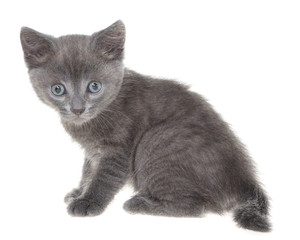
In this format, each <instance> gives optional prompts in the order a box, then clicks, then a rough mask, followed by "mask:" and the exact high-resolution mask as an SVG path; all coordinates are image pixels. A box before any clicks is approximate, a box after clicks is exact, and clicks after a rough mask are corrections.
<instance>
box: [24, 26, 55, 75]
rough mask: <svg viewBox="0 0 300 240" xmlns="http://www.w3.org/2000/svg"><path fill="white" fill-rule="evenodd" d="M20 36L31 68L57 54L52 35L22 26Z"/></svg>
mask: <svg viewBox="0 0 300 240" xmlns="http://www.w3.org/2000/svg"><path fill="white" fill-rule="evenodd" d="M20 38H21V43H22V48H23V52H24V58H25V62H26V64H27V66H28V68H29V69H30V68H35V67H39V66H41V65H42V64H43V63H46V62H47V61H48V60H49V59H50V58H51V57H52V56H53V55H54V54H55V49H56V47H55V44H54V42H53V40H54V38H53V37H51V36H48V35H45V34H42V33H39V32H37V31H35V30H33V29H31V28H28V27H22V29H21V34H20Z"/></svg>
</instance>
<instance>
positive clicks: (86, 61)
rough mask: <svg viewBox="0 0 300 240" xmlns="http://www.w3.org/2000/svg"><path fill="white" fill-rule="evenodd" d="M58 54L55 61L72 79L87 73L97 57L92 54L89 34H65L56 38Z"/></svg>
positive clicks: (95, 62)
mask: <svg viewBox="0 0 300 240" xmlns="http://www.w3.org/2000/svg"><path fill="white" fill-rule="evenodd" d="M57 47H58V54H57V56H56V63H57V64H58V65H59V67H60V68H61V69H62V70H63V71H64V73H65V74H66V75H67V76H69V77H70V78H72V79H74V80H75V79H78V78H81V77H82V75H83V74H87V73H88V72H89V71H90V70H91V69H92V68H94V66H95V65H97V64H98V63H99V59H97V58H96V56H94V54H92V51H91V47H90V36H85V35H67V36H63V37H60V38H58V39H57Z"/></svg>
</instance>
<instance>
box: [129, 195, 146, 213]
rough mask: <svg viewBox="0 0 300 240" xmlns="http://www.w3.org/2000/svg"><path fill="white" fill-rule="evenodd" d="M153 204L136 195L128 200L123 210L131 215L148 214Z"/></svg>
mask: <svg viewBox="0 0 300 240" xmlns="http://www.w3.org/2000/svg"><path fill="white" fill-rule="evenodd" d="M150 207H151V204H150V202H149V201H147V199H146V198H144V197H142V196H139V195H136V196H134V197H133V198H131V199H129V200H127V201H126V202H125V203H124V205H123V208H124V210H126V211H127V212H129V213H133V214H134V213H147V212H149V211H150Z"/></svg>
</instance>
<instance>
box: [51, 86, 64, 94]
mask: <svg viewBox="0 0 300 240" xmlns="http://www.w3.org/2000/svg"><path fill="white" fill-rule="evenodd" d="M51 92H52V93H53V94H54V95H55V96H62V95H64V94H65V92H66V91H65V87H64V85H62V84H54V85H53V86H52V87H51Z"/></svg>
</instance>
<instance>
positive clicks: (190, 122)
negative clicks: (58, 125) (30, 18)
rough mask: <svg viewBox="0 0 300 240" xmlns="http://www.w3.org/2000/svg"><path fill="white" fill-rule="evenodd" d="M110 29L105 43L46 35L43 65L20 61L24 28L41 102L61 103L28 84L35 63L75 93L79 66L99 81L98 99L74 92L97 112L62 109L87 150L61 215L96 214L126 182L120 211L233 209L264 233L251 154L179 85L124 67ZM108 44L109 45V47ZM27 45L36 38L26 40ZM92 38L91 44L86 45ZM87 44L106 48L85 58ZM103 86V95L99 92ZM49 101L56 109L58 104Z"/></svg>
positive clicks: (260, 195) (264, 216) (264, 208)
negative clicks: (129, 192) (131, 192)
mask: <svg viewBox="0 0 300 240" xmlns="http://www.w3.org/2000/svg"><path fill="white" fill-rule="evenodd" d="M113 26H114V27H113V28H112V27H110V28H108V29H113V32H116V33H117V34H115V35H114V36H113V37H112V35H111V34H112V33H111V30H109V31H108V32H109V34H108V35H109V39H110V42H109V44H108V45H109V46H107V42H105V41H103V40H101V39H103V38H106V37H107V36H106V35H107V33H105V31H107V30H104V33H105V34H106V35H104V36H103V33H101V32H100V33H101V34H98V35H97V34H96V35H93V36H94V38H93V36H92V40H91V39H89V38H88V37H80V36H69V38H68V36H67V37H65V38H66V39H62V38H61V39H60V40H59V41H58V40H53V39H51V41H53V42H55V44H56V49H54V48H53V51H54V52H55V53H54V55H55V56H54V57H53V59H52V60H50V61H49V60H47V61H46V64H45V61H44V60H43V63H42V64H41V63H40V62H34V64H33V63H32V61H34V60H35V59H33V58H32V59H30V60H28V58H29V57H30V56H31V55H33V53H32V52H30V54H29V53H28V54H27V55H26V50H27V49H26V44H27V43H28V39H29V37H31V39H32V36H31V35H30V34H32V33H31V32H26V34H25V33H23V49H24V52H25V58H26V57H27V58H26V60H27V64H28V66H29V69H30V71H29V74H30V76H31V79H32V82H33V85H34V87H35V89H36V91H37V93H38V95H39V96H40V98H41V99H42V100H43V101H44V102H46V103H47V104H49V105H51V106H52V105H53V104H55V103H56V102H59V101H60V102H59V104H62V103H61V102H62V100H61V99H54V100H53V99H52V97H53V96H51V97H50V98H49V96H48V95H47V96H45V93H41V92H40V91H41V90H40V89H41V88H43V87H41V86H39V83H36V81H39V79H41V78H42V77H41V76H43V77H44V76H45V72H43V74H42V75H41V73H40V71H41V70H40V69H43V68H44V69H47V71H49V69H51V72H59V71H61V70H59V69H60V68H63V72H64V75H65V76H67V77H66V78H67V79H70V80H69V81H70V82H71V83H72V84H71V85H74V86H73V88H74V89H79V90H78V91H80V88H81V87H80V86H79V85H82V83H81V81H82V78H84V76H85V75H86V74H87V72H88V71H90V72H89V74H90V75H93V73H91V72H93V71H95V69H96V72H98V73H97V74H98V75H96V74H95V75H94V76H96V77H98V79H100V80H101V79H103V80H102V81H103V82H104V84H103V86H105V87H103V97H102V98H100V97H101V96H99V99H96V98H95V95H94V96H92V97H89V96H86V95H84V96H85V97H82V99H83V98H85V100H86V103H85V104H86V106H89V104H90V109H93V108H97V109H98V110H97V111H96V112H93V111H92V110H90V111H89V109H87V110H85V109H84V110H83V111H84V113H83V114H82V117H80V116H78V114H77V117H76V116H73V115H74V114H73V115H72V116H71V117H69V115H70V114H69V113H68V114H69V115H68V116H62V123H63V126H64V127H65V129H66V131H67V132H68V133H69V134H70V135H71V136H72V137H73V138H74V139H75V140H76V141H78V142H79V143H80V144H81V145H82V147H83V148H84V149H85V154H86V160H85V164H84V168H83V176H82V180H81V183H80V186H79V188H78V189H75V190H74V191H73V192H71V193H70V194H68V195H67V196H66V202H68V203H69V205H68V211H69V213H70V214H72V215H75V216H92V215H98V214H100V213H101V212H102V211H103V210H104V209H105V207H106V206H107V205H108V204H109V202H110V201H111V199H112V198H113V197H114V195H115V194H116V192H117V191H118V190H119V189H120V188H121V187H122V186H123V185H124V184H125V183H126V182H127V181H130V182H131V183H132V184H133V185H134V187H135V190H136V195H135V196H134V197H133V198H131V199H130V200H128V201H127V202H126V203H125V204H124V208H125V209H126V210H127V211H129V212H132V213H148V214H155V215H167V216H199V215H200V214H201V213H202V212H203V211H214V212H218V213H221V212H223V211H224V210H229V209H234V211H235V220H236V221H237V222H238V223H239V224H240V225H241V226H242V227H245V228H249V229H253V230H259V231H267V230H269V224H268V221H267V212H268V203H267V198H266V197H265V195H264V193H263V191H262V190H261V188H260V186H259V184H258V182H257V180H256V177H255V173H254V169H253V166H252V163H251V160H250V159H249V157H248V156H247V154H246V153H245V151H244V149H243V147H242V145H241V144H240V142H239V141H238V140H237V139H236V137H235V136H234V134H233V133H232V132H231V131H230V129H229V128H228V126H227V124H226V123H225V122H224V121H223V120H222V119H221V118H220V117H219V116H218V114H216V113H215V111H214V110H213V109H212V108H211V107H210V105H209V104H208V103H207V102H206V101H205V100H204V99H203V98H202V97H201V96H199V95H198V94H196V93H193V92H190V91H189V90H188V89H187V88H186V87H184V86H182V85H180V84H178V83H176V82H174V81H169V80H158V79H153V78H151V77H146V76H142V75H139V74H137V73H135V72H133V71H130V70H127V69H124V68H123V65H122V51H121V50H120V49H122V46H123V45H122V44H123V42H124V41H121V40H119V39H117V38H120V36H121V35H122V34H120V31H119V32H118V28H120V26H121V28H123V25H122V23H120V22H118V23H116V24H114V25H113ZM116 26H117V27H116ZM119 30H120V29H119ZM122 31H123V30H122ZM39 36H40V35H39ZM95 36H96V37H95ZM42 37H43V38H44V37H45V36H44V35H43V36H42ZM121 37H122V36H121ZM26 38H27V40H26ZM21 39H22V36H21ZM48 39H49V37H48ZM80 39H81V40H80ZM93 39H96V40H93ZM99 39H100V40H101V41H100V43H98V42H97V41H99ZM116 39H117V40H116ZM39 41H42V40H40V39H39ZM95 41H96V42H95ZM24 42H25V43H24ZM90 42H92V43H91V44H90ZM111 42H112V43H113V44H115V45H116V46H113V47H112V45H113V44H112V43H111ZM36 44H37V43H36V41H35V44H33V46H36ZM43 44H44V45H45V44H46V43H43ZM53 44H54V43H53ZM97 44H99V46H100V47H98V48H97V47H95V45H96V46H97ZM90 45H91V46H93V47H94V49H96V50H94V51H95V52H97V51H98V49H102V50H103V49H105V54H106V55H104V54H102V55H101V56H99V55H94V56H92V57H90V56H89V55H92V53H90V52H89V51H87V49H88V47H89V46H90ZM49 46H50V45H49ZM78 46H81V47H78ZM32 48H33V47H31V48H30V49H29V50H31V49H32ZM57 48H58V49H59V50H57ZM107 49H109V51H108V50H107ZM29 50H27V51H29ZM102 52H104V51H102ZM107 52H109V54H110V55H109V56H108V55H107ZM97 53H98V52H97ZM51 54H52V53H51ZM36 55H37V56H38V55H39V54H36ZM42 56H43V59H45V56H44V55H43V54H42ZM46 57H47V56H46ZM50 57H51V56H50ZM50 57H49V58H50ZM58 63H59V64H58ZM37 64H38V65H39V66H38V67H36V65H37ZM66 66H68V67H66ZM91 66H93V67H91ZM95 66H96V67H95ZM103 66H104V67H103ZM91 69H92V70H91ZM99 69H100V70H99ZM94 76H93V77H92V79H94V78H95V77H94ZM103 76H105V77H103ZM46 78H47V77H46ZM106 78H109V80H111V81H108V80H107V79H106ZM76 79H77V80H76ZM105 79H106V80H105ZM65 81H68V80H65ZM76 81H77V82H78V86H77V85H76ZM105 81H107V82H105ZM42 85H43V86H44V85H47V84H46V83H44V84H42ZM65 85H67V83H66V84H65ZM71 85H70V86H71ZM84 86H86V85H84ZM70 88H71V87H70ZM105 91H106V92H107V91H109V92H110V95H105V94H106V93H105ZM74 92H75V91H74ZM107 94H108V93H107ZM73 95H74V96H72V93H70V96H65V98H70V100H66V101H65V102H68V103H69V104H70V105H71V107H73V106H74V104H75V105H76V104H77V106H78V101H79V100H76V101H75V100H73V99H74V98H77V97H78V96H77V95H76V94H73ZM95 99H96V100H97V101H96V100H95ZM88 101H91V102H92V103H93V101H94V102H95V103H93V104H92V103H89V102H88ZM102 103H103V104H102ZM59 104H58V105H59ZM72 104H73V105H72ZM80 104H81V105H82V104H83V103H80ZM101 104H102V105H103V106H101ZM55 107H56V108H57V106H55ZM58 108H59V111H60V112H65V111H67V110H66V109H67V108H66V109H65V108H64V109H61V108H62V107H61V106H59V107H58ZM99 109H100V110H99ZM85 112H87V113H86V115H84V114H85ZM88 114H89V115H88ZM75 115H76V114H75ZM81 118H82V119H81ZM80 119H81V120H80Z"/></svg>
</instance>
